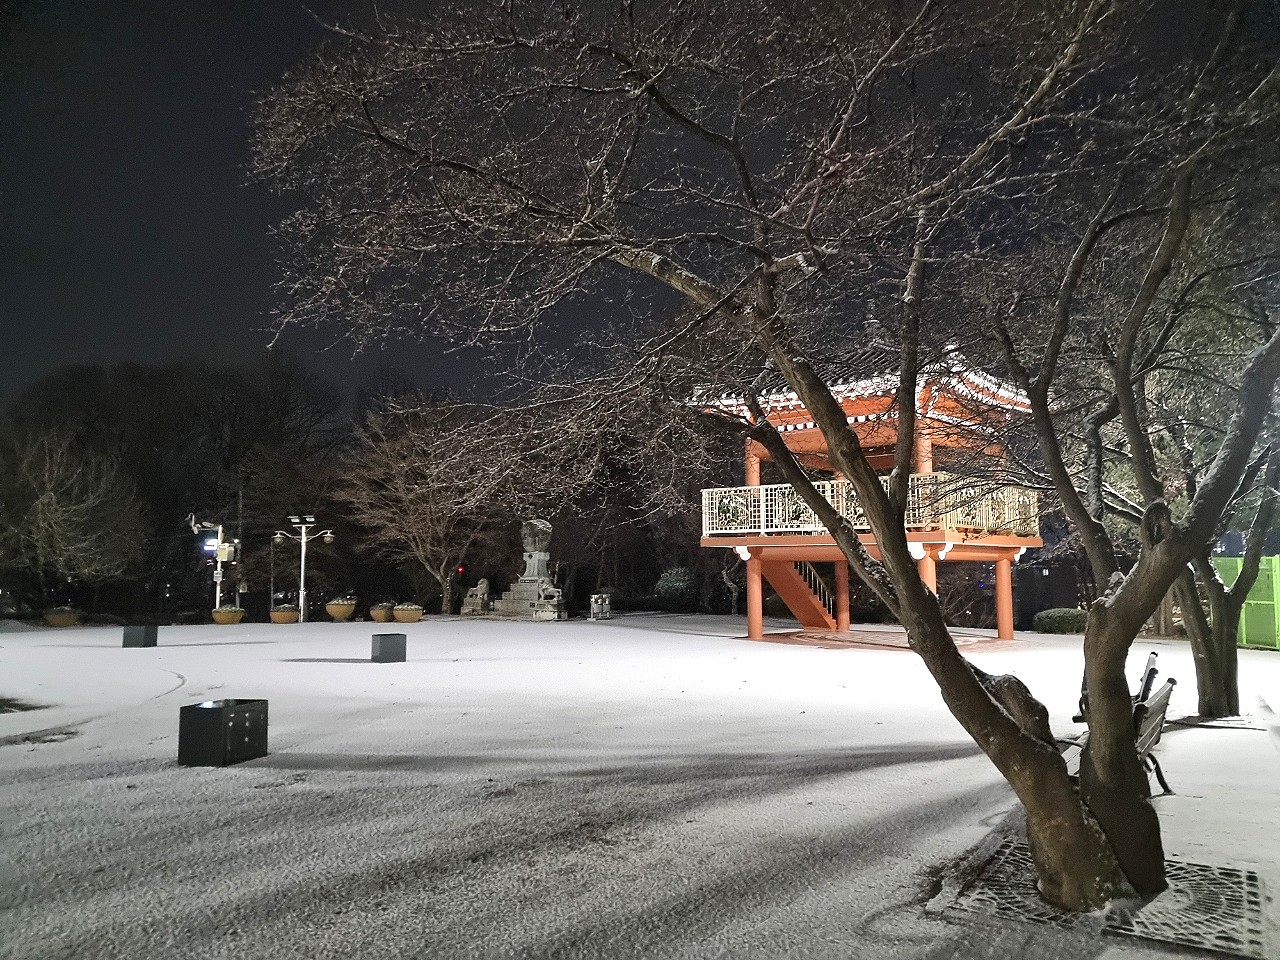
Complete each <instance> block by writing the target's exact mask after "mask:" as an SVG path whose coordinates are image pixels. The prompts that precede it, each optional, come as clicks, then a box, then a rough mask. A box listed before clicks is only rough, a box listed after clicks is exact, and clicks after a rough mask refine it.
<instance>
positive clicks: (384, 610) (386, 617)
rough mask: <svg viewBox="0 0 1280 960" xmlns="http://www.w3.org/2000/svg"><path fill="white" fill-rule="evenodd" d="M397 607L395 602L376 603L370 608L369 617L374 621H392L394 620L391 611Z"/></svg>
mask: <svg viewBox="0 0 1280 960" xmlns="http://www.w3.org/2000/svg"><path fill="white" fill-rule="evenodd" d="M395 607H396V605H395V604H394V603H375V604H374V605H373V606H372V607H370V608H369V619H370V620H372V621H373V622H374V623H390V622H391V620H392V616H391V611H392V610H394V609H395Z"/></svg>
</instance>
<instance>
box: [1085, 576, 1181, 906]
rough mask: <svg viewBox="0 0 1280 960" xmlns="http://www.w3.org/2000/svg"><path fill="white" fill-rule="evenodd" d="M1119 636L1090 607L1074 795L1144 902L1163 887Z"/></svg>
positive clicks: (1105, 611)
mask: <svg viewBox="0 0 1280 960" xmlns="http://www.w3.org/2000/svg"><path fill="white" fill-rule="evenodd" d="M1125 633H1126V631H1125V630H1124V628H1123V627H1120V626H1117V625H1116V624H1115V623H1114V622H1113V621H1112V618H1111V616H1110V608H1109V606H1108V604H1107V603H1106V602H1105V601H1103V602H1099V603H1097V604H1095V605H1094V606H1093V607H1092V608H1091V610H1090V612H1089V622H1088V625H1087V626H1086V628H1085V635H1084V648H1085V682H1086V684H1087V687H1088V691H1089V708H1088V720H1089V742H1088V744H1087V745H1086V746H1085V750H1084V754H1083V756H1082V757H1081V758H1080V792H1081V795H1082V796H1083V798H1084V802H1085V803H1086V804H1087V805H1088V808H1089V811H1090V812H1091V813H1092V814H1093V816H1094V817H1096V818H1097V820H1098V823H1099V824H1100V825H1101V827H1102V829H1103V831H1104V832H1105V833H1106V835H1107V840H1108V841H1109V842H1110V845H1111V849H1112V851H1113V852H1114V853H1115V856H1116V859H1117V860H1118V861H1119V862H1120V867H1121V869H1122V870H1123V871H1124V875H1125V876H1126V877H1127V878H1128V879H1129V882H1130V883H1131V884H1132V885H1133V888H1134V890H1135V891H1137V892H1138V893H1140V894H1142V895H1144V896H1151V895H1154V894H1157V893H1159V892H1160V891H1161V890H1164V889H1165V887H1166V883H1165V875H1164V846H1163V843H1162V841H1161V838H1160V821H1159V818H1158V817H1157V816H1156V812H1155V810H1154V809H1153V808H1152V806H1151V801H1150V795H1151V790H1150V786H1149V785H1148V783H1147V772H1146V770H1144V769H1143V766H1142V761H1141V760H1140V759H1139V758H1138V753H1137V750H1136V749H1135V748H1134V728H1133V704H1132V701H1131V700H1130V695H1129V685H1128V681H1127V679H1126V678H1125V673H1124V667H1125V659H1126V656H1127V654H1128V652H1129V647H1130V646H1131V644H1132V641H1133V637H1132V636H1126V635H1125Z"/></svg>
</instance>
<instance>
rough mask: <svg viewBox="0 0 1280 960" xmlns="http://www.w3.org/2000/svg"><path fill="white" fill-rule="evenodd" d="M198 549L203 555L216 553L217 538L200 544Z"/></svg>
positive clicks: (211, 538)
mask: <svg viewBox="0 0 1280 960" xmlns="http://www.w3.org/2000/svg"><path fill="white" fill-rule="evenodd" d="M200 549H201V550H203V551H204V552H205V553H217V552H218V538H217V537H210V538H209V539H208V540H206V541H205V542H204V543H202V544H200Z"/></svg>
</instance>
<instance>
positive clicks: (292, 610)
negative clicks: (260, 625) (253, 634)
mask: <svg viewBox="0 0 1280 960" xmlns="http://www.w3.org/2000/svg"><path fill="white" fill-rule="evenodd" d="M299 615H300V608H299V607H298V605H297V604H296V603H282V604H280V606H278V607H272V608H271V622H272V623H297V622H298V617H299Z"/></svg>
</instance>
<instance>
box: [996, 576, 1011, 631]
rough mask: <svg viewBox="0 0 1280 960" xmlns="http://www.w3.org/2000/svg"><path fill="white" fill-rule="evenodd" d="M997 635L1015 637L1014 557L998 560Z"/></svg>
mask: <svg viewBox="0 0 1280 960" xmlns="http://www.w3.org/2000/svg"><path fill="white" fill-rule="evenodd" d="M996 636H997V637H999V638H1000V639H1001V640H1012V639H1013V559H1012V558H1010V557H1005V558H1004V559H1003V560H997V561H996Z"/></svg>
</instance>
